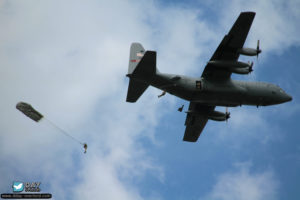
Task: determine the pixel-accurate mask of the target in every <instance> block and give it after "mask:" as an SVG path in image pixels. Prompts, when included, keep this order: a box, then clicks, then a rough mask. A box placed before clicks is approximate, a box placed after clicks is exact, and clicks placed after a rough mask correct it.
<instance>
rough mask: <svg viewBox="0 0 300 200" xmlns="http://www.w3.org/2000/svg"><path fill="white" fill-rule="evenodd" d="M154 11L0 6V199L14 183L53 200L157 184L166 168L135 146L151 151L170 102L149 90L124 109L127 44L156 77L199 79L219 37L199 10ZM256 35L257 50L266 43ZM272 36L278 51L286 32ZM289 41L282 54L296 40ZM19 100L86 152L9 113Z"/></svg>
mask: <svg viewBox="0 0 300 200" xmlns="http://www.w3.org/2000/svg"><path fill="white" fill-rule="evenodd" d="M234 3H236V2H234ZM290 4H292V2H290ZM290 4H289V5H290ZM258 5H261V4H258ZM161 7H162V5H160V4H158V3H157V2H155V1H152V2H146V1H143V2H139V1H117V0H115V1H111V2H109V3H108V2H104V1H85V3H82V1H63V2H61V1H26V2H25V1H24V2H23V1H22V2H21V1H0V11H1V12H0V26H1V27H2V31H1V32H0V43H1V46H0V74H1V80H0V91H1V97H2V99H1V105H0V110H1V112H0V116H1V120H0V162H1V163H5V165H1V167H0V173H1V174H4V176H3V177H1V182H0V189H1V191H7V192H9V191H10V185H9V183H11V181H12V180H14V179H19V180H24V181H29V180H28V179H32V180H33V181H38V180H40V179H42V180H41V181H42V183H43V184H45V185H48V186H49V190H50V191H49V192H52V193H53V194H54V195H55V196H54V199H68V197H67V196H66V191H76V190H78V192H77V193H76V194H75V196H74V199H76V198H78V199H79V198H85V197H90V196H92V195H95V194H96V193H98V192H99V190H100V191H101V193H103V196H105V197H106V198H107V199H120V198H122V199H141V198H144V197H142V196H141V195H140V193H139V186H138V185H132V184H130V180H131V179H133V178H136V179H142V178H143V176H146V175H147V174H151V175H153V176H155V177H157V178H158V179H160V180H161V181H163V180H164V173H163V167H164V166H160V164H159V161H156V160H155V159H154V158H151V156H150V155H149V154H150V153H149V152H147V149H146V148H145V147H143V146H142V143H141V140H142V139H144V138H146V139H148V140H149V141H150V142H153V143H154V144H156V142H157V141H155V132H154V128H155V126H157V124H158V123H159V119H160V117H162V116H163V115H164V113H165V112H166V111H167V110H168V108H170V107H172V106H173V105H174V104H175V101H174V98H171V97H170V96H166V97H164V98H165V99H164V100H163V101H161V100H160V101H158V100H157V97H156V95H157V94H158V91H157V90H156V89H148V91H147V92H146V93H145V94H144V95H143V96H142V98H141V99H140V100H139V102H137V103H135V104H128V103H125V97H126V91H127V80H126V81H125V74H126V71H127V64H128V56H129V45H130V43H131V42H134V41H138V42H141V43H143V45H144V47H145V48H146V49H153V50H157V51H158V68H159V69H160V70H161V71H162V72H170V73H194V72H197V74H199V76H200V75H201V71H202V70H201V69H203V67H204V63H205V62H206V60H203V58H204V57H206V56H209V55H208V54H209V53H212V52H209V51H208V50H211V51H214V49H215V48H216V45H217V43H218V42H219V41H221V39H222V36H223V33H219V31H215V29H217V30H219V29H220V28H218V27H216V26H214V25H211V24H210V22H209V21H208V20H207V19H206V18H205V16H204V15H202V14H201V13H202V12H201V10H200V9H186V8H181V7H176V6H174V7H169V8H168V7H166V8H164V9H163V12H162V9H161ZM262 7H263V8H264V5H262ZM290 7H293V6H290ZM225 10H226V9H225ZM293 10H295V9H293ZM224 13H225V12H224ZM293 13H295V16H296V14H297V12H295V11H293ZM199 16H201V17H199ZM224 16H225V17H224V20H221V23H220V24H223V25H224V26H225V25H226V28H227V27H229V26H231V24H232V21H233V20H234V18H235V17H236V15H233V14H232V13H229V12H226V13H225V14H224ZM297 16H298V17H299V15H297ZM229 18H230V20H229ZM257 18H258V16H257ZM258 20H261V19H258ZM264 23H267V22H264ZM268 23H269V22H268ZM274 23H275V25H272V24H271V25H272V27H276V26H278V25H276V22H274ZM280 23H281V21H280ZM292 25H293V22H291V24H290V23H289V24H288V25H286V26H287V27H290V26H292ZM271 30H275V28H273V29H271ZM276 30H277V29H276ZM226 31H227V30H226ZM216 32H218V33H216ZM254 32H255V31H254V30H252V34H253V33H254ZM292 33H294V32H293V31H292ZM260 34H263V33H260ZM263 36H264V37H261V38H260V39H261V40H262V44H264V42H263V39H264V38H265V37H269V36H268V35H263ZM271 36H273V35H271ZM275 36H276V37H275ZM275 36H274V37H275V38H273V39H274V40H278V41H281V43H279V44H282V41H286V39H285V40H283V38H285V32H283V33H282V32H280V33H278V34H276V35H275ZM289 36H290V35H289ZM251 37H254V38H256V37H255V36H251ZM289 38H290V39H289V42H288V43H287V45H283V46H282V48H287V47H288V46H289V45H291V44H292V43H293V41H297V38H296V39H295V37H294V35H292V36H290V37H289ZM265 44H266V46H265V47H266V48H270V49H278V46H274V45H273V46H272V44H271V43H267V42H266V43H265ZM267 44H268V45H267ZM199 58H201V59H200V61H199ZM198 62H200V63H198ZM200 67H201V68H200ZM21 100H22V101H27V102H30V103H31V104H32V105H33V106H34V107H35V108H37V109H38V110H39V111H41V112H42V113H43V114H45V115H46V117H48V118H49V119H50V120H51V121H54V122H55V123H56V124H58V125H59V126H61V127H64V128H65V129H66V130H68V132H71V134H72V135H73V136H75V137H76V138H80V139H81V140H85V141H87V142H88V144H89V148H88V153H87V154H86V155H83V154H82V152H81V151H82V148H81V147H80V146H78V145H77V144H76V143H73V141H70V140H68V138H66V137H65V136H63V135H60V134H59V133H58V131H57V130H55V129H53V127H51V126H49V124H47V123H46V122H41V123H39V124H35V123H33V122H32V121H30V120H28V119H27V118H26V117H24V116H23V115H21V114H20V113H19V112H18V111H17V110H16V109H15V104H16V103H17V102H18V101H21ZM239 123H240V122H239V121H236V124H239ZM234 126H235V122H234ZM148 140H147V141H148ZM246 175H247V174H246ZM74 182H75V186H74V184H73V183H74ZM128 182H129V184H128ZM66 185H72V186H66ZM96 185H97V186H98V187H96ZM82 188H85V189H86V190H85V191H86V192H84V193H80V191H82ZM64 190H66V191H64ZM158 196H159V195H158ZM87 199H88V198H87Z"/></svg>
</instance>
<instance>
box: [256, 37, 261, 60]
mask: <svg viewBox="0 0 300 200" xmlns="http://www.w3.org/2000/svg"><path fill="white" fill-rule="evenodd" d="M259 43H260V42H259V40H257V46H256V58H257V59H258V54H260V53H261V49H260V48H259Z"/></svg>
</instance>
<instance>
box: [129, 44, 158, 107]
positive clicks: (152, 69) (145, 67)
mask: <svg viewBox="0 0 300 200" xmlns="http://www.w3.org/2000/svg"><path fill="white" fill-rule="evenodd" d="M155 74H156V52H155V51H146V52H145V50H144V48H143V46H142V45H141V44H139V43H132V45H131V47H130V58H129V67H128V74H127V76H128V77H129V78H130V81H129V86H128V92H127V98H126V101H127V102H136V101H137V100H138V99H139V97H140V96H141V95H142V94H143V93H144V91H145V90H146V89H147V88H148V86H149V81H150V80H151V79H152V77H153V76H154V75H155Z"/></svg>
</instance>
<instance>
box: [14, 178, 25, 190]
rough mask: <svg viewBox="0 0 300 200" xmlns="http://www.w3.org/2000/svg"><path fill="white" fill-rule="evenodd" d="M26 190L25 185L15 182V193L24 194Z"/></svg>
mask: <svg viewBox="0 0 300 200" xmlns="http://www.w3.org/2000/svg"><path fill="white" fill-rule="evenodd" d="M23 190H24V184H23V183H22V182H16V181H15V182H13V191H14V192H22V191H23Z"/></svg>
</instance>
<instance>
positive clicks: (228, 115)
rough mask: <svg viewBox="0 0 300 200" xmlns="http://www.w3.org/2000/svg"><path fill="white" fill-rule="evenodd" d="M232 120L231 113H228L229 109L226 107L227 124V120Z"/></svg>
mask: <svg viewBox="0 0 300 200" xmlns="http://www.w3.org/2000/svg"><path fill="white" fill-rule="evenodd" d="M229 118H230V112H228V107H226V112H225V120H226V122H227V120H228V119H229Z"/></svg>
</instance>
